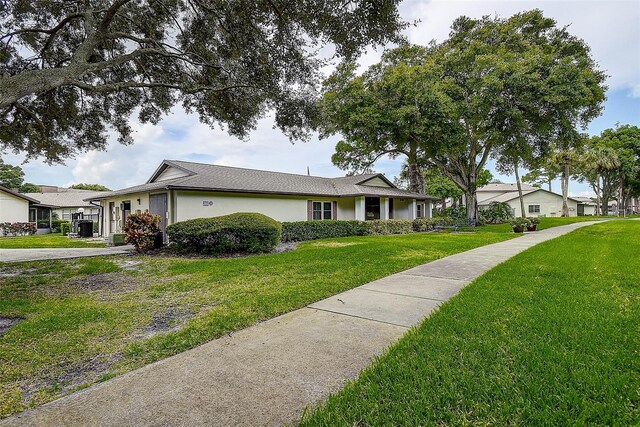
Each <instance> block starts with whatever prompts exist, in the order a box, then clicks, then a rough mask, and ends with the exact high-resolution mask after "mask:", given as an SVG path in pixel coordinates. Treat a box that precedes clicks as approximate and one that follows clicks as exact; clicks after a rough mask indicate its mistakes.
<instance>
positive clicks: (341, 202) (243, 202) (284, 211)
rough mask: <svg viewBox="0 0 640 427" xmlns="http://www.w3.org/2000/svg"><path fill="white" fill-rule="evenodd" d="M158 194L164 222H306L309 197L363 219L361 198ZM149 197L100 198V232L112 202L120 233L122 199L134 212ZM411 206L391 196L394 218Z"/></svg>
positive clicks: (340, 215)
mask: <svg viewBox="0 0 640 427" xmlns="http://www.w3.org/2000/svg"><path fill="white" fill-rule="evenodd" d="M161 193H166V194H167V201H168V221H167V224H172V223H174V222H178V221H186V220H189V219H195V218H207V217H215V216H221V215H228V214H232V213H237V212H259V213H262V214H264V215H267V216H269V217H271V218H273V219H275V220H276V221H280V222H288V221H306V220H307V201H309V200H311V201H320V202H332V201H336V202H337V219H338V220H354V219H362V220H364V197H343V198H331V197H314V196H287V195H262V194H248V193H237V194H236V193H221V192H208V191H178V190H174V191H164V192H156V193H151V194H161ZM149 196H150V194H149V193H135V194H128V195H123V196H117V197H111V198H107V199H104V200H102V201H101V205H102V206H103V208H104V216H103V221H102V230H104V232H103V234H104V235H108V234H109V233H110V230H111V228H110V225H111V224H110V222H111V220H110V218H111V217H110V214H109V206H110V203H111V202H112V203H113V204H114V218H115V221H114V228H113V232H115V233H121V232H122V227H123V226H124V223H123V214H122V211H121V209H120V205H121V204H122V203H123V202H125V201H129V202H130V203H131V212H132V213H134V212H137V211H139V212H145V211H148V210H149ZM138 199H140V202H139V203H138V201H137V200H138ZM359 199H362V201H361V205H362V206H361V207H362V215H361V216H362V218H358V215H357V211H358V201H359ZM387 203H388V199H387ZM429 204H430V203H429V201H427V202H426V205H427V206H428V205H429ZM381 207H382V205H381ZM414 208H415V203H414V199H399V198H394V200H393V218H394V219H413V216H412V214H413V215H415V213H413V212H414V211H413V210H414ZM425 212H426V213H427V215H430V209H425Z"/></svg>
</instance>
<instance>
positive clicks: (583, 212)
mask: <svg viewBox="0 0 640 427" xmlns="http://www.w3.org/2000/svg"><path fill="white" fill-rule="evenodd" d="M573 199H574V200H576V201H577V202H578V216H593V215H595V214H596V207H597V204H596V202H594V201H593V199H591V198H590V197H574V198H573Z"/></svg>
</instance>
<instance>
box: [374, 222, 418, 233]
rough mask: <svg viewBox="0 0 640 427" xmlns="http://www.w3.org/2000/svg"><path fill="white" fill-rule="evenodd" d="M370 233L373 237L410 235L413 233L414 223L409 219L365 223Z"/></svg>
mask: <svg viewBox="0 0 640 427" xmlns="http://www.w3.org/2000/svg"><path fill="white" fill-rule="evenodd" d="M364 225H365V226H366V227H367V229H368V231H369V233H368V234H373V235H384V234H408V233H412V232H413V226H412V222H411V221H409V220H407V219H376V220H371V221H365V222H364Z"/></svg>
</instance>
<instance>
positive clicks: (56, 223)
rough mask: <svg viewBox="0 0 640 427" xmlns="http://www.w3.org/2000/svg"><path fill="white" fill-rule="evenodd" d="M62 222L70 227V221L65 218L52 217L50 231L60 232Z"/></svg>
mask: <svg viewBox="0 0 640 427" xmlns="http://www.w3.org/2000/svg"><path fill="white" fill-rule="evenodd" d="M62 224H67V225H69V227H71V223H70V222H69V221H67V220H63V219H52V220H51V232H52V233H62Z"/></svg>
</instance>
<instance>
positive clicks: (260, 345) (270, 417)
mask: <svg viewBox="0 0 640 427" xmlns="http://www.w3.org/2000/svg"><path fill="white" fill-rule="evenodd" d="M595 222H596V221H592V222H582V223H575V224H571V225H565V226H559V227H554V228H550V229H547V230H543V231H538V232H536V233H530V234H525V235H524V236H522V237H519V238H516V239H512V240H508V241H506V242H501V243H495V244H492V245H488V246H483V247H480V248H476V249H473V250H470V251H467V252H463V253H460V254H456V255H452V256H449V257H446V258H442V259H439V260H437V261H433V262H430V263H428V264H424V265H421V266H419V267H415V268H412V269H410V270H406V271H403V272H401V273H398V274H394V275H392V276H388V277H385V278H383V279H380V280H377V281H375V282H371V283H368V284H366V285H363V286H360V287H358V288H355V289H352V290H350V291H347V292H344V293H342V294H338V295H334V296H332V297H330V298H327V299H325V300H322V301H319V302H317V303H314V304H311V305H310V306H308V307H305V308H302V309H300V310H296V311H293V312H290V313H287V314H284V315H282V316H279V317H276V318H274V319H271V320H268V321H266V322H263V323H260V324H258V325H255V326H252V327H250V328H247V329H244V330H241V331H239V332H236V333H234V334H231V335H229V336H225V337H222V338H219V339H216V340H213V341H211V342H208V343H206V344H203V345H201V346H199V347H196V348H194V349H192V350H189V351H186V352H183V353H180V354H178V355H176V356H173V357H170V358H167V359H164V360H161V361H159V362H156V363H154V364H151V365H148V366H145V367H143V368H141V369H138V370H136V371H132V372H129V373H127V374H124V375H121V376H119V377H116V378H114V379H112V380H109V381H106V382H104V383H101V384H97V385H95V386H93V387H90V388H88V389H86V390H83V391H80V392H77V393H74V394H72V395H69V396H67V397H64V398H61V399H59V400H56V401H54V402H51V403H48V404H46V405H43V406H41V407H38V408H36V409H32V410H29V411H26V412H23V413H21V414H18V415H16V416H14V417H11V418H8V419H5V420H3V421H0V425H1V426H20V425H29V426H33V425H35V426H50V425H61V426H62V425H74V426H101V425H104V426H106V425H118V426H193V425H207V426H211V425H215V426H231V425H233V426H238V425H243V426H258V425H270V426H280V425H283V424H287V423H295V422H296V421H297V420H298V419H299V418H300V416H301V414H302V411H303V410H304V408H305V407H306V406H308V405H314V404H316V403H318V402H320V401H322V400H323V399H325V398H326V397H327V395H328V394H329V393H331V392H335V391H337V390H339V389H340V388H341V386H342V385H343V384H344V382H345V381H346V380H347V379H350V378H354V377H356V376H357V375H358V372H360V370H361V369H363V368H364V367H366V366H367V365H368V364H369V363H370V361H371V358H372V357H373V356H375V355H377V354H380V353H382V352H383V351H384V350H385V349H386V348H387V347H388V346H389V345H391V344H393V343H394V342H395V341H396V340H397V339H399V338H400V337H401V336H402V335H403V334H404V333H405V331H406V330H407V328H409V327H411V326H413V325H415V324H417V323H418V322H420V321H421V320H422V319H423V318H424V317H425V316H428V315H429V314H430V313H431V312H432V311H433V310H435V309H436V308H437V307H438V306H439V305H440V304H442V303H443V302H444V301H446V300H448V299H449V298H451V297H452V296H453V295H455V294H456V293H457V292H458V291H459V290H460V289H461V288H463V287H464V286H465V285H467V284H468V283H469V282H471V281H472V280H473V279H474V278H476V277H478V276H480V275H481V274H482V273H484V272H485V271H487V270H489V269H491V268H493V267H494V266H496V265H498V264H500V263H501V262H503V261H506V260H507V259H509V258H511V257H512V256H514V255H516V254H517V253H520V252H522V251H524V250H526V249H528V248H530V247H532V246H534V245H536V244H538V243H541V242H543V241H545V240H549V239H553V238H555V237H558V236H561V235H563V234H566V233H568V232H570V231H572V230H575V229H577V228H580V227H584V226H587V225H591V224H593V223H595Z"/></svg>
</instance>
